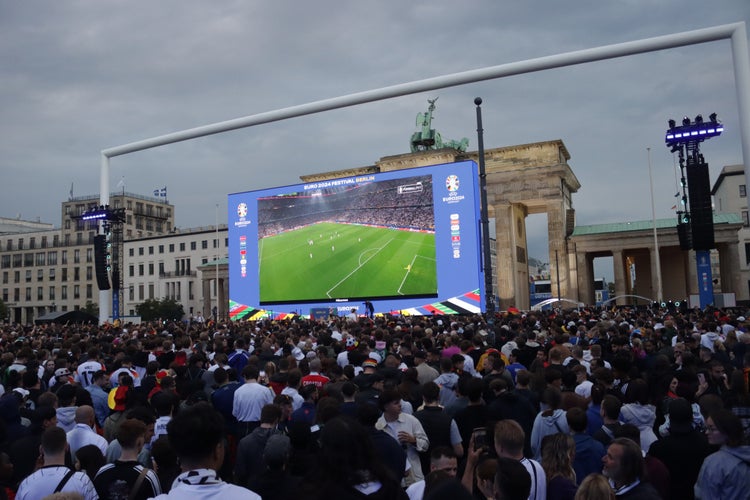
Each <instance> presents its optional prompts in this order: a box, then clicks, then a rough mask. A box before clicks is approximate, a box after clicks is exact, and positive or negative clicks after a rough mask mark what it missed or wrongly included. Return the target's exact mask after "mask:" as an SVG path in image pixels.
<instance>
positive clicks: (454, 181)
mask: <svg viewBox="0 0 750 500" xmlns="http://www.w3.org/2000/svg"><path fill="white" fill-rule="evenodd" d="M458 184H459V183H458V176H457V175H449V176H448V177H446V179H445V187H446V188H447V189H448V192H449V193H455V192H456V191H458Z"/></svg>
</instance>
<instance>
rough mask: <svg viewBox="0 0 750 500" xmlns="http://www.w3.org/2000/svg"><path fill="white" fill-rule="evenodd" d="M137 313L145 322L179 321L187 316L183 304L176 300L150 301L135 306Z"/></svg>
mask: <svg viewBox="0 0 750 500" xmlns="http://www.w3.org/2000/svg"><path fill="white" fill-rule="evenodd" d="M135 311H136V312H137V313H138V315H139V316H140V317H141V320H143V321H154V320H157V319H162V320H172V321H179V320H181V319H182V317H183V316H184V315H185V311H184V309H183V308H182V304H180V303H179V302H177V301H176V300H174V299H162V300H158V299H148V300H145V301H143V302H142V303H140V304H138V305H137V306H135Z"/></svg>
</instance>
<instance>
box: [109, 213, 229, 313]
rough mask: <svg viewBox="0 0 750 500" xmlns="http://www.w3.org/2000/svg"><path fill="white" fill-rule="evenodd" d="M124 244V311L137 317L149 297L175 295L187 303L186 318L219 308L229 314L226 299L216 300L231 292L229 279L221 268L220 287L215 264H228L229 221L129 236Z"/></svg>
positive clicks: (218, 309)
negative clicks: (141, 236)
mask: <svg viewBox="0 0 750 500" xmlns="http://www.w3.org/2000/svg"><path fill="white" fill-rule="evenodd" d="M124 246H125V257H124V268H123V283H124V286H123V291H122V295H121V299H120V301H121V303H122V304H123V311H122V312H123V314H124V315H125V316H134V315H135V314H136V306H137V305H138V304H140V303H142V302H143V301H144V300H148V299H157V300H162V299H174V300H176V301H177V302H179V303H180V304H182V307H183V309H184V311H185V315H186V316H187V317H197V316H198V314H199V313H200V314H201V315H202V316H203V317H204V318H208V317H210V316H211V315H213V314H214V313H216V314H218V316H219V317H220V318H221V317H226V306H225V305H224V302H226V299H225V300H221V301H219V302H218V303H217V300H216V298H217V296H218V297H219V298H226V297H228V296H229V293H228V281H227V280H225V279H222V273H221V272H220V273H219V281H218V284H219V288H218V290H217V286H216V284H217V282H216V280H214V279H213V278H214V276H215V269H214V268H213V267H212V265H213V264H216V263H217V260H218V261H220V265H221V267H222V268H223V269H226V257H227V246H228V240H227V226H226V224H225V225H220V226H219V230H218V231H217V230H216V226H211V227H203V228H195V229H181V230H175V231H174V232H172V233H171V234H169V235H162V236H153V237H147V238H137V239H132V240H128V239H126V240H125V244H124ZM221 259H224V260H223V261H222V260H221ZM204 274H205V275H206V276H204ZM209 274H210V275H211V276H208V275H209ZM224 274H226V273H224ZM217 292H218V293H217ZM214 307H216V311H214Z"/></svg>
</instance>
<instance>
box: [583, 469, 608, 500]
mask: <svg viewBox="0 0 750 500" xmlns="http://www.w3.org/2000/svg"><path fill="white" fill-rule="evenodd" d="M575 500H615V492H614V491H613V490H612V487H611V486H610V485H609V481H607V478H606V477H604V476H603V475H601V474H589V475H588V476H586V478H585V479H584V480H583V481H582V482H581V485H580V486H579V487H578V491H577V492H576V496H575Z"/></svg>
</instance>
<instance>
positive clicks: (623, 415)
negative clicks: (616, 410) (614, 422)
mask: <svg viewBox="0 0 750 500" xmlns="http://www.w3.org/2000/svg"><path fill="white" fill-rule="evenodd" d="M620 420H621V421H623V422H624V423H626V424H633V425H635V426H636V427H638V430H640V431H641V449H642V450H643V453H648V449H649V448H650V447H651V443H653V442H654V441H656V440H657V437H656V434H655V433H654V421H655V420H656V407H655V406H654V405H641V404H638V403H628V404H626V405H623V406H622V409H621V410H620Z"/></svg>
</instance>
